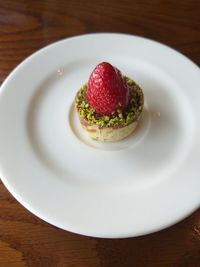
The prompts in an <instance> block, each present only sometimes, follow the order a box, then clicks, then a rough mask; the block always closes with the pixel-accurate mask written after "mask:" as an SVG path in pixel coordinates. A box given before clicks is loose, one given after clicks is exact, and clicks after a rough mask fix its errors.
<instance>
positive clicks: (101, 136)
mask: <svg viewBox="0 0 200 267" xmlns="http://www.w3.org/2000/svg"><path fill="white" fill-rule="evenodd" d="M139 119H140V117H138V118H137V120H135V121H133V122H131V123H130V124H129V125H127V126H123V127H118V128H113V127H99V126H98V125H91V124H88V121H86V120H85V119H83V118H81V117H80V116H79V120H80V123H81V126H82V128H83V129H84V130H85V131H86V132H87V134H88V135H89V137H90V138H92V139H94V140H99V141H113V142H114V141H119V140H122V139H124V138H126V137H128V136H129V135H130V134H131V133H133V131H134V130H135V129H136V127H137V125H138V121H139Z"/></svg>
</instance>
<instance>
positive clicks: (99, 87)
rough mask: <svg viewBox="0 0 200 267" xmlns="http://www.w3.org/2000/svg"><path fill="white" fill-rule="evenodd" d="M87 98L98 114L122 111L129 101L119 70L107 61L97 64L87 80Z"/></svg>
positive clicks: (127, 89) (127, 91) (126, 88)
mask: <svg viewBox="0 0 200 267" xmlns="http://www.w3.org/2000/svg"><path fill="white" fill-rule="evenodd" d="M87 100H88V103H89V105H90V106H91V107H92V108H93V109H94V110H95V111H96V113H97V114H99V115H111V114H112V113H113V112H116V111H117V110H118V109H120V110H121V111H123V110H124V109H125V108H126V107H127V105H128V102H129V88H128V86H127V85H126V83H125V82H124V80H123V78H122V75H121V72H120V71H119V70H118V69H117V68H115V67H113V66H112V65H111V64H109V63H107V62H102V63H100V64H99V65H97V66H96V68H95V69H94V70H93V72H92V74H91V75H90V78H89V81H88V90H87Z"/></svg>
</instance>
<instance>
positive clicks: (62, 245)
mask: <svg viewBox="0 0 200 267" xmlns="http://www.w3.org/2000/svg"><path fill="white" fill-rule="evenodd" d="M89 32H123V33H130V34H135V35H140V36H145V37H148V38H151V39H154V40H157V41H160V42H163V43H165V44H167V45H169V46H171V47H173V48H175V49H177V50H179V51H180V52H182V53H183V54H185V55H186V56H188V57H189V58H190V59H191V60H193V61H194V62H195V63H196V64H198V65H200V1H198V0H197V1H192V0H191V1H190V0H187V1H186V0H182V1H181V0H179V1H172V0H170V1H161V0H152V1H148V0H146V1H144V0H141V1H139V0H135V1H131V0H125V1H114V0H111V1H109V0H107V1H105V0H101V1H95V0H93V1H83V0H79V1H72V0H71V1H67V0H66V1H64V0H61V1H56V0H44V1H42V0H40V1H38V0H37V1H34V0H30V1H28V0H19V1H17V0H10V1H7V0H0V82H2V81H3V80H4V79H5V78H6V76H7V75H8V74H9V73H10V71H11V70H12V69H13V68H14V67H15V66H16V65H17V64H19V63H20V62H21V61H22V60H23V59H25V58H26V57H27V56H29V55H30V54H31V53H33V52H34V51H36V50H37V49H39V48H41V47H43V46H45V45H47V44H49V43H52V42H54V41H57V40H60V39H62V38H65V37H69V36H73V35H77V34H83V33H89ZM0 153H3V151H0ZM10 167H11V168H12V166H10ZM186 197H187V196H186ZM25 266H26V267H27V266H28V267H29V266H31V267H32V266H33V267H40V266H42V267H46V266H47V267H59V266H69V267H126V266H133V267H200V210H198V211H196V212H195V213H194V214H192V215H191V216H190V217H189V218H187V219H185V220H184V221H182V222H180V223H179V224H177V225H175V226H173V227H171V228H168V229H166V230H163V231H161V232H158V233H155V234H151V235H147V236H143V237H137V238H129V239H98V238H89V237H84V236H80V235H76V234H72V233H69V232H66V231H63V230H60V229H57V228H56V227H53V226H51V225H49V224H47V223H45V222H43V221H42V220H40V219H38V218H37V217H35V216H34V215H32V214H31V213H30V212H29V211H27V210H26V209H25V208H23V207H22V206H21V205H20V204H19V203H18V202H17V201H16V200H15V199H14V198H13V197H12V196H11V195H10V193H9V192H8V191H7V189H6V188H5V187H4V185H3V184H2V183H1V182H0V267H25Z"/></svg>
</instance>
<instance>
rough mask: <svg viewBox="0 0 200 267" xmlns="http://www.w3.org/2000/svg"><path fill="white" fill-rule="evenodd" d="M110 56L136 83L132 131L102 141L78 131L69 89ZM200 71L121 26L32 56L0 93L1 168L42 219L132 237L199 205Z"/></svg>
mask: <svg viewBox="0 0 200 267" xmlns="http://www.w3.org/2000/svg"><path fill="white" fill-rule="evenodd" d="M102 61H108V62H110V63H111V64H113V65H115V66H117V67H118V68H119V69H120V70H121V71H122V72H123V73H124V74H126V75H127V76H129V77H131V78H133V79H135V81H136V82H137V83H138V84H139V85H140V86H141V87H142V88H143V91H144V95H145V111H144V116H143V120H142V122H141V123H140V125H139V127H138V129H137V130H136V132H135V134H133V135H132V136H130V137H129V138H127V139H126V140H124V141H121V142H118V143H99V142H95V141H91V140H89V139H88V137H87V136H86V134H85V133H84V132H83V131H82V130H81V128H80V125H79V122H78V119H77V116H76V114H75V112H74V109H73V105H72V103H73V100H74V96H75V94H76V92H77V90H78V88H79V87H80V85H81V84H82V83H84V82H85V81H87V79H88V77H89V75H90V73H91V71H92V69H93V68H94V66H95V65H96V64H98V63H99V62H102ZM199 88H200V71H199V68H198V67H197V66H196V65H194V64H193V63H192V62H191V61H190V60H188V59H187V58H186V57H184V56H183V55H181V54H180V53H178V52H176V51H174V50H173V49H171V48H169V47H166V46H164V45H162V44H159V43H157V42H154V41H151V40H147V39H144V38H140V37H135V36H130V35H123V34H91V35H83V36H78V37H74V38H69V39H66V40H63V41H60V42H57V43H55V44H53V45H50V46H47V47H45V48H44V49H42V50H40V51H38V52H37V53H35V54H33V55H32V56H30V57H29V58H28V59H26V60H25V61H24V62H22V63H21V64H20V65H19V66H18V67H17V68H16V69H15V70H14V71H13V72H12V73H11V74H10V75H9V77H8V78H7V79H6V81H5V82H4V83H3V85H2V87H1V92H0V151H1V153H0V172H1V173H0V175H1V177H2V181H3V182H4V184H5V185H6V186H7V188H8V189H9V191H10V192H11V193H12V194H13V195H14V196H15V198H16V199H17V200H18V201H19V202H20V203H22V204H23V205H24V206H25V207H26V208H27V209H29V210H30V211H31V212H32V213H34V214H35V215H37V216H38V217H40V218H42V219H44V220H45V221H47V222H49V223H51V224H53V225H55V226H57V227H60V228H63V229H66V230H69V231H72V232H76V233H80V234H84V235H89V236H97V237H130V236H137V235H142V234H147V233H151V232H154V231H157V230H160V229H162V228H165V227H167V226H169V225H172V224H174V223H176V222H177V221H179V220H181V219H183V218H184V217H186V216H187V215H188V214H190V213H191V212H192V211H194V210H195V209H197V208H198V207H199V204H200V164H199V157H200V137H199V136H200V124H199V118H200V91H199Z"/></svg>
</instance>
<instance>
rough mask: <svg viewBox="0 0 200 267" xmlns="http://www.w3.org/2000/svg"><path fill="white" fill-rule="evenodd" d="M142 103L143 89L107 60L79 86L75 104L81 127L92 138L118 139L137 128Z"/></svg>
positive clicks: (103, 139)
mask: <svg viewBox="0 0 200 267" xmlns="http://www.w3.org/2000/svg"><path fill="white" fill-rule="evenodd" d="M143 105H144V95H143V92H142V89H141V88H140V87H139V85H137V84H136V83H135V82H134V81H133V80H132V79H130V78H128V77H126V76H124V75H122V74H121V72H120V71H119V70H118V69H117V68H115V67H114V66H112V65H111V64H109V63H107V62H102V63H100V64H98V65H97V66H96V67H95V69H94V70H93V72H92V74H91V75H90V77H89V80H88V83H85V84H84V85H82V86H81V88H80V89H79V91H78V93H77V94H76V98H75V108H76V111H77V113H78V116H79V120H80V123H81V126H82V128H83V129H84V130H85V131H86V132H87V133H88V135H89V136H90V137H91V138H92V139H95V140H101V141H118V140H121V139H124V138H126V137H127V136H129V135H130V134H131V133H132V132H133V131H134V130H135V128H136V126H137V124H138V121H139V119H140V117H141V113H142V110H143Z"/></svg>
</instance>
